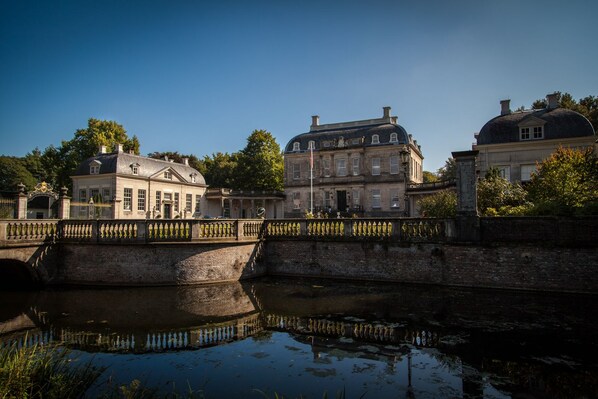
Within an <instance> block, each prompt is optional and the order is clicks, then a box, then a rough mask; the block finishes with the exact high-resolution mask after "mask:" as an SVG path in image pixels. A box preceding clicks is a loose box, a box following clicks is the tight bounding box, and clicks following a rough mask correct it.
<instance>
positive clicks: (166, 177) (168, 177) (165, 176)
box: [164, 170, 172, 180]
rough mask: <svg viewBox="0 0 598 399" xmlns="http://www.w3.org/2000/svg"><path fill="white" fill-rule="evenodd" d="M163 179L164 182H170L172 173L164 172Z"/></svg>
mask: <svg viewBox="0 0 598 399" xmlns="http://www.w3.org/2000/svg"><path fill="white" fill-rule="evenodd" d="M164 178H165V179H166V180H172V172H171V171H169V170H167V171H166V172H164Z"/></svg>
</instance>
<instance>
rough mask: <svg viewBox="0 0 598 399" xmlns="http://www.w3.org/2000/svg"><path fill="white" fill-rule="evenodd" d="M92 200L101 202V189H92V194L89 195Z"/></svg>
mask: <svg viewBox="0 0 598 399" xmlns="http://www.w3.org/2000/svg"><path fill="white" fill-rule="evenodd" d="M89 196H90V198H92V199H93V202H99V201H100V189H98V188H92V189H91V192H90V193H89Z"/></svg>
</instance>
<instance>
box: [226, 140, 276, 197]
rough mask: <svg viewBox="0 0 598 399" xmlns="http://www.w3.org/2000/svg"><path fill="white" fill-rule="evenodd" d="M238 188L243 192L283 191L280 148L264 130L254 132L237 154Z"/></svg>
mask: <svg viewBox="0 0 598 399" xmlns="http://www.w3.org/2000/svg"><path fill="white" fill-rule="evenodd" d="M237 170H238V173H237V176H238V178H239V180H238V184H237V186H238V188H240V189H243V190H278V191H282V190H283V173H284V172H283V170H284V162H283V158H282V152H281V151H280V146H279V145H278V143H277V142H276V139H274V136H272V133H270V132H268V131H266V130H254V131H253V133H251V135H250V136H249V137H248V138H247V145H246V146H245V148H244V149H243V150H241V152H240V153H239V159H238V164H237Z"/></svg>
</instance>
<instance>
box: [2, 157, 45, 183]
mask: <svg viewBox="0 0 598 399" xmlns="http://www.w3.org/2000/svg"><path fill="white" fill-rule="evenodd" d="M21 183H22V184H24V185H25V187H26V188H27V190H33V188H34V187H35V185H36V184H37V180H36V179H35V177H33V175H32V174H31V173H30V172H29V170H27V168H26V167H25V165H24V162H23V160H22V159H21V158H17V157H8V156H0V191H9V192H16V191H17V190H18V185H19V184H21Z"/></svg>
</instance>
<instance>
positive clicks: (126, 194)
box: [123, 187, 133, 211]
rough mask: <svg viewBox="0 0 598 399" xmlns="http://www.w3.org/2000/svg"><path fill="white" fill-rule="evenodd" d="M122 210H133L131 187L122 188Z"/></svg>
mask: <svg viewBox="0 0 598 399" xmlns="http://www.w3.org/2000/svg"><path fill="white" fill-rule="evenodd" d="M123 210H125V211H132V210H133V189H132V188H130V187H125V188H124V189H123Z"/></svg>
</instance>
